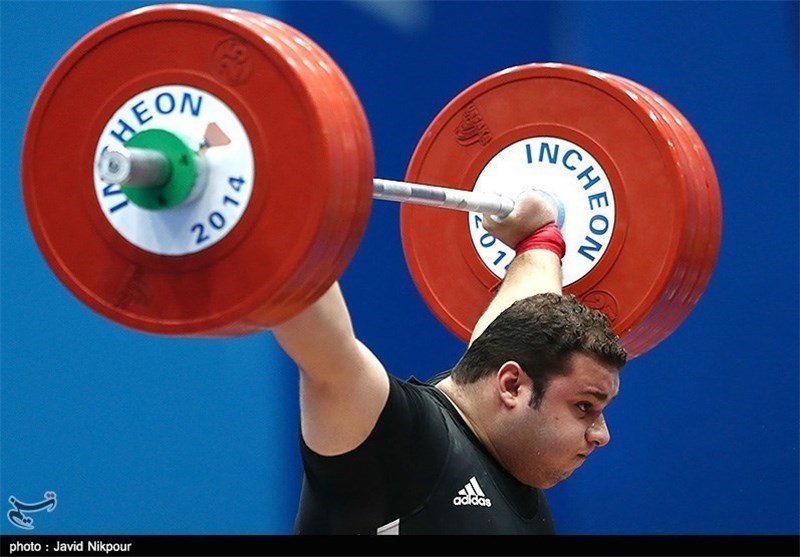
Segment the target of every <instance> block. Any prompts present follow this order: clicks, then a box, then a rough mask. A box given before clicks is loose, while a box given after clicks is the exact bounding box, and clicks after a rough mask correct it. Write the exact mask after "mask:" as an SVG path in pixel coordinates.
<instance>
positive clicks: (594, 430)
mask: <svg viewBox="0 0 800 557" xmlns="http://www.w3.org/2000/svg"><path fill="white" fill-rule="evenodd" d="M586 440H587V441H589V443H591V444H592V445H596V446H598V447H602V446H604V445H607V444H608V442H609V441H611V433H610V432H609V431H608V425H607V424H606V419H605V417H604V416H603V415H602V414H600V417H599V418H597V420H595V422H594V423H592V425H590V426H589V429H587V430H586Z"/></svg>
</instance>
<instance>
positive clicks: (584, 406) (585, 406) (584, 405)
mask: <svg viewBox="0 0 800 557" xmlns="http://www.w3.org/2000/svg"><path fill="white" fill-rule="evenodd" d="M575 406H576V407H577V408H578V410H580V411H581V412H583V413H584V414H585V413H587V412H589V411H591V409H592V403H591V402H579V403H578V404H576V405H575Z"/></svg>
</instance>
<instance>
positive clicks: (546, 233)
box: [489, 222, 567, 293]
mask: <svg viewBox="0 0 800 557" xmlns="http://www.w3.org/2000/svg"><path fill="white" fill-rule="evenodd" d="M532 249H546V250H549V251H552V252H553V253H555V254H556V255H557V256H558V257H559V259H563V258H564V255H566V253H567V244H566V242H564V236H563V235H562V234H561V229H560V228H559V227H558V226H557V225H556V223H554V222H551V223H549V224H545V225H544V226H543V227H541V228H540V229H538V230H537V231H536V232H534V233H533V234H531V235H530V236H528V237H527V238H525V239H524V240H522V241H521V242H520V243H519V244H517V247H516V248H514V250H515V251H516V252H517V255H519V254H520V253H522V252H524V251H528V250H532ZM501 284H503V281H502V280H500V281H497V284H495V285H494V286H492V288H490V289H489V291H490V292H492V293H495V292H497V290H498V288H500V285H501Z"/></svg>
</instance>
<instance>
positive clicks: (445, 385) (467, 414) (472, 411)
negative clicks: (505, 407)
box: [436, 377, 497, 458]
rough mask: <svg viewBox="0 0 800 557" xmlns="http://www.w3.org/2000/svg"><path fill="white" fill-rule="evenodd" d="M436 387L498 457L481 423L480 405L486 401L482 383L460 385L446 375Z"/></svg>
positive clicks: (473, 431)
mask: <svg viewBox="0 0 800 557" xmlns="http://www.w3.org/2000/svg"><path fill="white" fill-rule="evenodd" d="M436 388H437V389H439V390H440V391H441V392H442V393H443V394H444V396H446V397H447V399H448V400H449V401H450V402H451V403H452V404H453V406H455V408H456V410H457V411H458V413H459V414H461V417H462V418H464V422H466V424H467V426H468V427H469V428H470V429H471V430H472V433H474V434H475V436H476V437H477V438H478V439H479V440H480V441H481V443H483V445H484V446H485V447H486V448H487V449H488V451H489V452H490V453H491V454H492V455H494V457H495V458H497V452H496V451H495V448H494V446H493V445H492V442H491V438H490V437H489V435H487V433H486V430H485V429H484V427H483V426H482V425H481V420H482V413H481V411H480V406H481V405H482V404H484V403H483V402H482V401H481V400H480V397H481V396H482V393H481V390H480V385H475V384H473V385H458V384H456V382H455V381H453V378H452V377H446V378H445V379H442V380H441V381H440V382H439V383H437V384H436ZM484 405H485V404H484Z"/></svg>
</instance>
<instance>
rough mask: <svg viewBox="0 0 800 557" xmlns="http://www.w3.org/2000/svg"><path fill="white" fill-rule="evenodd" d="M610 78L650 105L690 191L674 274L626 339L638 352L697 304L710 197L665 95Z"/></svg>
mask: <svg viewBox="0 0 800 557" xmlns="http://www.w3.org/2000/svg"><path fill="white" fill-rule="evenodd" d="M610 77H611V78H612V79H614V80H615V81H616V82H617V83H618V84H619V85H620V87H622V88H623V89H624V90H625V91H626V92H627V93H628V94H629V95H631V96H633V97H634V98H636V99H638V100H639V101H640V102H642V103H645V104H646V105H647V106H648V108H649V110H650V118H651V120H653V122H655V124H656V125H657V126H659V127H660V128H661V129H662V131H663V133H664V136H665V137H668V138H669V142H668V144H669V145H670V147H671V148H672V149H673V150H674V151H675V154H676V160H677V164H678V166H679V170H680V173H679V176H680V179H681V181H682V186H681V187H682V188H683V189H684V190H685V191H686V194H687V206H686V216H687V218H686V228H685V229H684V230H683V239H682V241H681V250H680V254H679V258H678V259H677V261H676V265H675V267H674V272H673V274H672V277H671V279H670V281H669V283H668V285H667V287H666V288H665V290H664V293H663V295H662V297H661V299H660V300H659V301H658V302H657V303H656V304H655V305H654V306H653V308H652V310H651V311H650V312H649V314H648V315H647V319H646V321H645V322H644V323H643V325H642V327H640V329H639V331H638V332H637V333H636V335H630V336H629V337H628V339H627V342H628V344H629V345H630V346H631V347H632V349H633V350H634V351H636V350H637V347H639V346H642V347H648V346H655V345H656V344H658V343H660V342H661V341H662V340H664V339H665V338H666V337H667V336H669V335H670V334H671V333H672V332H673V331H674V330H675V329H676V328H677V327H678V326H679V325H680V323H681V322H683V320H684V319H685V318H686V317H687V316H688V314H689V312H690V311H691V309H692V308H693V307H694V303H693V302H692V301H691V298H692V289H693V287H694V285H695V283H696V282H697V280H698V278H699V276H700V274H701V273H702V272H703V271H704V258H703V257H702V255H703V252H704V251H705V249H706V247H707V246H708V241H709V227H708V225H707V224H708V223H707V222H706V216H707V215H708V212H709V208H708V203H707V197H706V196H705V194H704V192H703V191H702V190H701V189H700V187H698V184H699V183H700V181H701V178H702V176H703V175H704V172H705V170H704V168H703V165H702V164H701V163H700V161H699V160H698V159H697V158H696V157H694V156H693V155H694V152H693V150H692V145H691V141H690V139H689V138H688V136H687V135H686V134H685V133H684V131H683V130H682V129H680V128H679V127H677V126H676V125H675V119H674V116H673V112H672V111H671V110H669V109H668V108H667V106H666V104H665V102H664V101H663V99H662V97H660V96H659V95H657V94H656V93H654V92H653V91H651V90H649V89H646V88H645V87H643V86H641V85H639V84H638V83H635V82H633V81H631V80H628V79H625V78H622V77H619V76H610Z"/></svg>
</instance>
